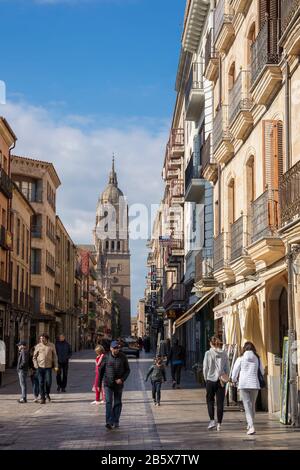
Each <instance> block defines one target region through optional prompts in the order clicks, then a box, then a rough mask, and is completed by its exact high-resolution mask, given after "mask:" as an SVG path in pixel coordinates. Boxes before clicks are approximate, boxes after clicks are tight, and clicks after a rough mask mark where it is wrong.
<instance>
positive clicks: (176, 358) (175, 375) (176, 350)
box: [166, 338, 185, 388]
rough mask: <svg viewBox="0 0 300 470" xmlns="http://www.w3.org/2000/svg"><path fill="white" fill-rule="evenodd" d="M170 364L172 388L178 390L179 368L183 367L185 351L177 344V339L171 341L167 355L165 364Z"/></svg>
mask: <svg viewBox="0 0 300 470" xmlns="http://www.w3.org/2000/svg"><path fill="white" fill-rule="evenodd" d="M169 363H171V374H172V380H173V384H172V388H175V387H176V386H177V388H180V376H181V368H182V366H185V349H184V347H183V346H181V345H180V344H179V342H178V339H177V338H175V339H174V340H173V346H172V347H171V349H170V352H169V354H168V359H167V364H166V365H168V364H169Z"/></svg>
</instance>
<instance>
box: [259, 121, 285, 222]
mask: <svg viewBox="0 0 300 470" xmlns="http://www.w3.org/2000/svg"><path fill="white" fill-rule="evenodd" d="M263 162H264V184H265V188H266V190H268V191H269V222H270V225H271V226H278V197H279V196H278V195H279V181H280V178H281V176H282V175H283V124H282V122H281V121H271V120H270V121H263Z"/></svg>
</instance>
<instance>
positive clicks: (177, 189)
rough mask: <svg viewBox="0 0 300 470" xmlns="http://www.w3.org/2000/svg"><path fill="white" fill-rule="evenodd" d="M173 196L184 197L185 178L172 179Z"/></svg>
mask: <svg viewBox="0 0 300 470" xmlns="http://www.w3.org/2000/svg"><path fill="white" fill-rule="evenodd" d="M170 193H171V197H172V198H173V197H182V196H183V195H184V183H183V180H172V182H171V187H170Z"/></svg>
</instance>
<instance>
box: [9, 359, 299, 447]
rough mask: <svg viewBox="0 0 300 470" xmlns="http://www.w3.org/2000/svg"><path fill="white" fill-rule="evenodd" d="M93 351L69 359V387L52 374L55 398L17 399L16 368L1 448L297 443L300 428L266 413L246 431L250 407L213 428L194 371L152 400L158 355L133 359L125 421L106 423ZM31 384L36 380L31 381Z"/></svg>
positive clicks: (230, 413) (125, 398)
mask: <svg viewBox="0 0 300 470" xmlns="http://www.w3.org/2000/svg"><path fill="white" fill-rule="evenodd" d="M93 354H94V353H93V351H84V352H80V353H76V354H74V356H73V359H72V361H71V364H70V370H69V385H68V389H67V393H65V394H58V393H55V392H56V383H55V380H54V376H53V392H54V393H52V402H51V403H49V404H48V403H47V404H46V405H40V404H38V403H37V404H36V403H33V402H32V398H33V396H32V395H31V394H30V395H29V397H28V398H29V402H28V403H27V404H24V405H21V404H19V403H17V399H18V398H19V387H18V383H17V382H16V381H15V375H14V374H15V372H14V371H8V373H7V374H6V378H5V380H4V386H3V387H2V388H1V389H0V449H19V450H21V449H22V450H23V449H24V450H29V449H36V450H40V449H94V450H111V451H113V450H119V449H122V450H125V449H126V450H137V449H142V450H151V449H153V450H163V449H172V450H175V449H176V450H180V449H191V450H194V449H195V450H198V449H199V450H200V449H247V450H248V449H299V448H300V441H299V437H300V432H299V431H298V430H293V429H290V428H288V427H285V426H282V425H280V424H279V423H278V419H277V418H270V417H269V415H268V414H266V413H259V414H258V416H257V425H256V429H257V434H256V435H255V436H251V437H250V436H246V431H245V421H244V414H243V413H242V412H240V411H236V410H233V408H232V409H230V411H229V409H226V412H225V415H224V424H223V429H222V431H221V432H220V433H218V432H217V431H207V422H208V418H207V410H206V404H205V392H204V390H202V389H200V388H198V386H197V385H196V384H195V381H194V379H193V378H192V376H190V375H189V374H188V373H185V374H184V377H183V382H182V389H179V390H173V389H172V388H171V383H170V372H169V370H168V371H167V375H168V382H167V383H166V384H164V385H163V390H162V403H161V407H154V406H153V404H152V399H151V391H150V383H146V384H145V381H144V378H145V372H146V370H147V369H148V367H149V365H150V363H151V361H152V355H149V354H148V355H146V354H144V353H143V354H142V355H141V358H140V359H139V360H137V359H130V367H131V374H130V377H129V379H128V381H127V383H126V388H125V392H124V395H123V411H122V416H121V427H120V428H119V429H117V430H111V431H109V430H106V428H105V426H104V424H105V417H104V405H99V406H93V405H91V404H90V403H91V401H93V400H94V393H92V392H91V388H92V383H93V378H94V355H93ZM29 391H30V392H31V385H29Z"/></svg>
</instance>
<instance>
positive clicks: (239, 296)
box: [213, 262, 287, 319]
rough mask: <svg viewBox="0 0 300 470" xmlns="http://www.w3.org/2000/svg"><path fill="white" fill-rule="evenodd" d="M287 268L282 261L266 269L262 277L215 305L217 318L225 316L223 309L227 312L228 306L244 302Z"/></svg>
mask: <svg viewBox="0 0 300 470" xmlns="http://www.w3.org/2000/svg"><path fill="white" fill-rule="evenodd" d="M286 269H287V266H286V263H285V262H282V263H281V264H280V265H277V266H275V267H274V268H271V269H268V270H266V271H265V272H264V273H262V274H261V275H260V278H259V279H258V280H257V281H254V282H253V283H252V284H251V285H250V286H248V287H247V288H245V289H242V290H240V291H239V292H237V293H236V294H235V295H234V296H233V297H231V298H230V299H228V300H226V301H225V302H223V303H221V304H220V305H218V306H217V307H215V308H214V309H213V311H214V313H215V319H216V318H221V317H222V316H223V315H222V311H223V312H224V314H225V312H226V311H227V310H228V307H232V306H233V305H236V304H238V303H240V302H242V301H243V300H245V299H247V298H248V297H250V296H251V295H255V294H256V293H257V292H259V291H260V290H261V289H263V288H264V287H265V285H266V282H267V281H270V280H271V279H273V278H274V277H275V276H278V275H279V274H281V273H283V272H284V271H286Z"/></svg>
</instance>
